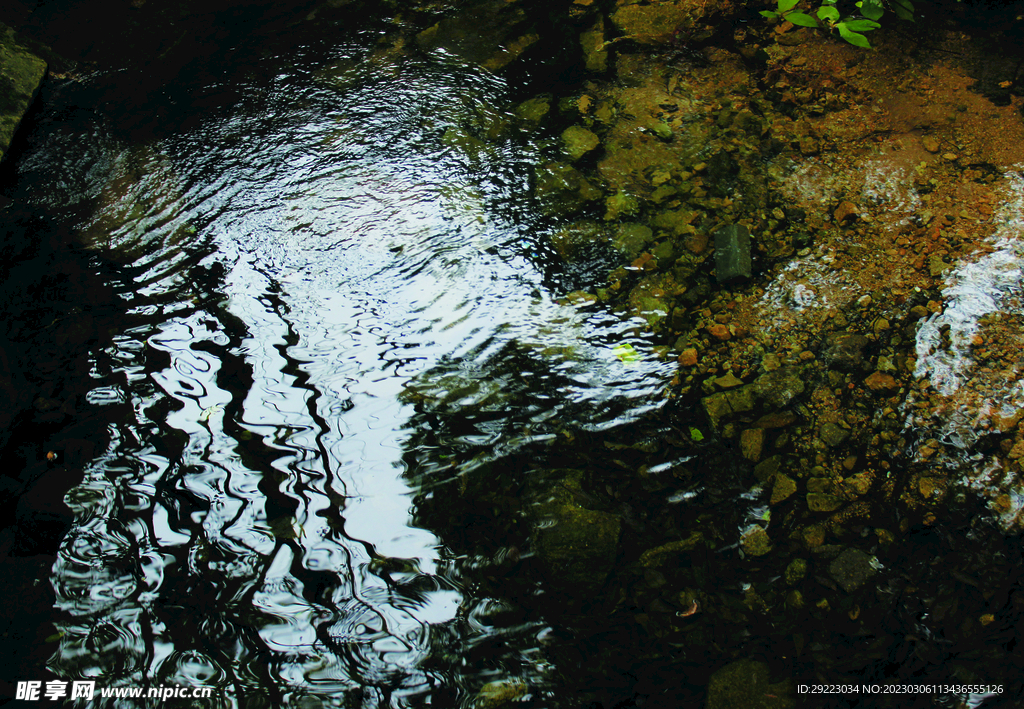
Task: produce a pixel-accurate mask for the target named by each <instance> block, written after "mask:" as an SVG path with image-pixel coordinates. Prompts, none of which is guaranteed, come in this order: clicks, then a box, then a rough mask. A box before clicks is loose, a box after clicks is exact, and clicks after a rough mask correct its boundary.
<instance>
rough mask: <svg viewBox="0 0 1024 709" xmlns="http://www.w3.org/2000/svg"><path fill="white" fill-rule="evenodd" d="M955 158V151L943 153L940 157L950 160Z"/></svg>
mask: <svg viewBox="0 0 1024 709" xmlns="http://www.w3.org/2000/svg"><path fill="white" fill-rule="evenodd" d="M956 158H957V155H956V153H943V154H942V159H943V160H949V161H950V162H952V161H953V160H956Z"/></svg>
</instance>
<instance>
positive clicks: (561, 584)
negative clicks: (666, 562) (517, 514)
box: [532, 471, 622, 596]
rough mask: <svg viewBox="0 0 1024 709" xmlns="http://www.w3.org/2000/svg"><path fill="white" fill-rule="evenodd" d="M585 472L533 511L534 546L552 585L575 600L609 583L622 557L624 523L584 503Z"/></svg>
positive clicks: (569, 478) (571, 478)
mask: <svg viewBox="0 0 1024 709" xmlns="http://www.w3.org/2000/svg"><path fill="white" fill-rule="evenodd" d="M581 477H582V473H581V472H580V471H571V472H570V473H569V474H568V475H567V476H566V477H565V478H564V479H563V480H562V481H561V482H559V483H557V484H555V485H554V486H553V487H551V488H550V489H549V490H548V491H547V493H546V494H545V496H544V499H543V500H542V501H541V502H540V503H538V504H537V505H536V506H535V507H534V508H533V510H532V511H533V516H534V518H535V520H536V528H535V529H536V531H535V532H534V548H535V550H536V552H537V556H538V558H539V559H540V561H541V563H542V564H543V565H544V567H545V569H546V571H547V573H548V576H549V578H550V581H551V583H552V585H553V586H554V587H556V588H558V589H560V590H562V591H563V592H565V593H568V594H570V595H573V596H582V595H586V594H590V593H593V592H594V591H596V590H597V589H599V588H600V587H601V586H602V585H604V582H605V580H606V579H607V578H608V574H609V573H610V572H611V570H612V567H613V565H614V563H615V559H616V557H617V556H618V547H619V537H620V535H621V533H622V523H621V522H620V521H619V518H618V517H616V516H615V515H613V514H610V513H608V512H601V511H598V510H590V509H587V508H585V507H583V506H582V505H580V504H579V502H578V500H577V498H578V497H579V496H580V493H581V491H582V489H581V487H580V478H581Z"/></svg>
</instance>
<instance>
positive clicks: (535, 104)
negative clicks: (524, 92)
mask: <svg viewBox="0 0 1024 709" xmlns="http://www.w3.org/2000/svg"><path fill="white" fill-rule="evenodd" d="M550 111H551V97H550V96H535V97H534V98H531V99H527V100H526V101H523V102H522V103H521V104H519V105H518V106H516V108H515V114H516V118H518V119H519V120H521V121H528V122H530V123H540V121H541V120H542V119H543V118H544V116H546V115H548V112H550Z"/></svg>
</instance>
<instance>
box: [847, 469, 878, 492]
mask: <svg viewBox="0 0 1024 709" xmlns="http://www.w3.org/2000/svg"><path fill="white" fill-rule="evenodd" d="M843 487H844V488H846V489H847V490H849V491H851V492H853V493H854V494H855V495H858V496H859V495H866V494H867V492H868V490H870V489H871V477H870V476H869V475H866V474H864V473H859V474H857V475H854V476H852V477H849V478H847V479H846V480H844V481H843Z"/></svg>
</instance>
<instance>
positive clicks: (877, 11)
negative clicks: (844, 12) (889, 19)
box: [860, 4, 885, 20]
mask: <svg viewBox="0 0 1024 709" xmlns="http://www.w3.org/2000/svg"><path fill="white" fill-rule="evenodd" d="M860 14H862V15H864V17H866V18H868V19H869V20H877V19H879V18H881V17H882V15H884V14H885V10H884V9H883V8H882V7H881V6H879V5H868V4H865V5H864V7H862V8H861V9H860Z"/></svg>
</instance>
